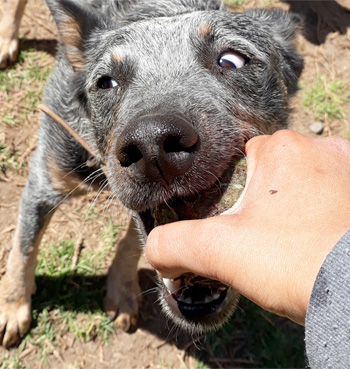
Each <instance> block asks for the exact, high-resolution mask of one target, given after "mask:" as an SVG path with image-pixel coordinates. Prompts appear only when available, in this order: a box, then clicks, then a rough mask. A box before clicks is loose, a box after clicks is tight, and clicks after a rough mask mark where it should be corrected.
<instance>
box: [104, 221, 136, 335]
mask: <svg viewBox="0 0 350 369" xmlns="http://www.w3.org/2000/svg"><path fill="white" fill-rule="evenodd" d="M141 253H142V249H141V244H140V236H139V233H138V231H137V226H136V224H135V222H134V220H133V219H132V218H131V219H130V221H129V225H128V229H127V232H126V235H125V236H124V238H123V239H122V240H121V241H120V243H119V244H118V247H117V252H116V255H115V258H114V260H113V263H112V265H111V266H110V268H109V272H108V279H107V292H106V296H105V298H104V300H103V306H104V310H105V312H106V313H107V315H108V316H109V317H111V318H112V319H114V318H116V323H117V324H118V326H119V327H121V328H122V329H123V330H124V331H128V330H129V329H130V327H132V326H134V325H136V321H137V314H138V302H139V296H140V287H139V284H138V278H137V264H138V261H139V259H140V256H141Z"/></svg>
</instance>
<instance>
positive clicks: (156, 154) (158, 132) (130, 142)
mask: <svg viewBox="0 0 350 369" xmlns="http://www.w3.org/2000/svg"><path fill="white" fill-rule="evenodd" d="M198 145H199V138H198V134H197V132H196V130H195V129H194V127H193V126H192V125H191V123H190V122H189V121H188V120H187V119H186V118H185V117H183V116H180V115H171V116H170V115H146V116H143V117H140V118H137V119H134V120H132V121H131V122H129V124H128V125H127V127H126V128H125V129H124V131H123V132H122V134H121V135H120V136H119V137H118V139H117V143H116V155H117V159H118V160H119V162H120V165H121V166H122V167H125V168H129V169H130V170H132V171H133V172H134V173H135V174H137V175H141V176H142V178H143V179H145V178H147V179H149V180H151V181H159V180H165V181H166V182H169V181H170V180H171V179H172V178H173V177H177V176H180V175H183V174H185V173H186V172H187V171H188V170H189V169H190V167H191V165H192V163H193V160H194V156H195V151H196V150H197V148H198Z"/></svg>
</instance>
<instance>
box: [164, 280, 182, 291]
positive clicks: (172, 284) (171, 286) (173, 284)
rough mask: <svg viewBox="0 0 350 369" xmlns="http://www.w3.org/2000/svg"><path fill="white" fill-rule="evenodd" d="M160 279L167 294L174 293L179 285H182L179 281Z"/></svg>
mask: <svg viewBox="0 0 350 369" xmlns="http://www.w3.org/2000/svg"><path fill="white" fill-rule="evenodd" d="M162 279H163V283H164V285H165V287H166V288H167V290H168V291H169V293H175V292H176V291H178V290H179V288H180V287H181V284H182V282H181V279H176V280H174V279H169V278H162Z"/></svg>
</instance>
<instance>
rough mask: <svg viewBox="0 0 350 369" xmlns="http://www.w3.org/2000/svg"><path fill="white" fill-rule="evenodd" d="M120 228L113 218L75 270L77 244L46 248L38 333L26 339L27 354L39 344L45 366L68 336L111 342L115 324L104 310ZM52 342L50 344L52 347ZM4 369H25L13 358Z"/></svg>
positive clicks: (41, 259)
mask: <svg viewBox="0 0 350 369" xmlns="http://www.w3.org/2000/svg"><path fill="white" fill-rule="evenodd" d="M119 230H120V227H119V226H115V225H113V223H112V221H111V220H110V219H108V220H107V221H106V223H105V227H104V230H103V232H102V233H101V236H100V239H99V243H98V245H96V249H95V250H93V251H90V250H85V249H83V250H82V251H81V252H80V255H79V258H78V260H77V263H76V265H75V268H74V270H73V271H72V270H71V268H72V260H73V255H74V248H75V242H74V240H71V239H63V240H59V241H57V242H49V243H47V244H43V245H42V246H41V251H40V253H39V256H38V265H37V268H36V273H35V274H36V285H37V293H36V294H35V295H34V296H33V302H32V307H33V309H32V317H33V320H32V328H31V330H30V331H29V332H28V334H27V335H26V336H25V338H24V340H23V342H22V344H21V347H22V351H23V349H25V348H26V345H27V344H28V343H30V344H31V345H34V346H35V347H36V348H37V350H38V352H39V354H38V358H39V359H40V360H41V362H42V364H43V365H44V367H47V368H48V367H49V361H48V357H49V355H51V354H52V352H53V350H54V348H55V346H56V345H57V337H65V336H66V335H67V334H68V333H70V334H72V335H73V336H74V337H75V339H79V340H82V341H83V342H87V341H90V340H96V339H98V340H99V341H101V342H104V343H107V344H108V343H109V341H110V337H111V335H112V334H113V332H114V331H115V324H114V322H111V321H110V319H109V318H108V317H107V316H106V315H105V314H104V312H103V311H102V299H103V296H104V286H105V282H106V278H105V276H104V275H101V272H103V271H104V272H105V266H106V259H107V258H108V255H109V254H110V253H112V252H113V251H114V245H115V242H116V241H117V237H118V233H119ZM48 343H49V344H48ZM1 365H2V366H0V369H7V368H9V369H10V368H19V369H21V368H23V363H22V362H21V360H20V359H19V357H18V356H16V357H13V358H8V359H6V360H5V361H3V363H2V364H1Z"/></svg>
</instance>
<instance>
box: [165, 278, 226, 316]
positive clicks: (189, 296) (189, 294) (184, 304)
mask: <svg viewBox="0 0 350 369" xmlns="http://www.w3.org/2000/svg"><path fill="white" fill-rule="evenodd" d="M162 282H163V285H164V287H165V288H166V292H167V293H168V296H167V300H168V303H169V304H170V305H174V302H175V303H176V304H177V308H178V310H179V312H180V313H181V314H182V315H183V316H184V317H185V318H187V319H189V320H191V321H194V322H200V321H204V320H205V319H206V318H207V317H208V316H209V315H211V314H212V313H215V312H217V311H218V310H219V309H220V307H221V305H222V303H223V302H224V300H225V298H226V296H227V290H228V288H229V287H228V286H225V285H223V284H222V283H220V282H218V281H213V280H210V279H205V278H202V277H200V276H196V275H194V274H192V273H186V274H184V275H182V276H181V277H179V278H176V279H167V278H163V279H162ZM170 299H173V300H174V301H169V300H170Z"/></svg>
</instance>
